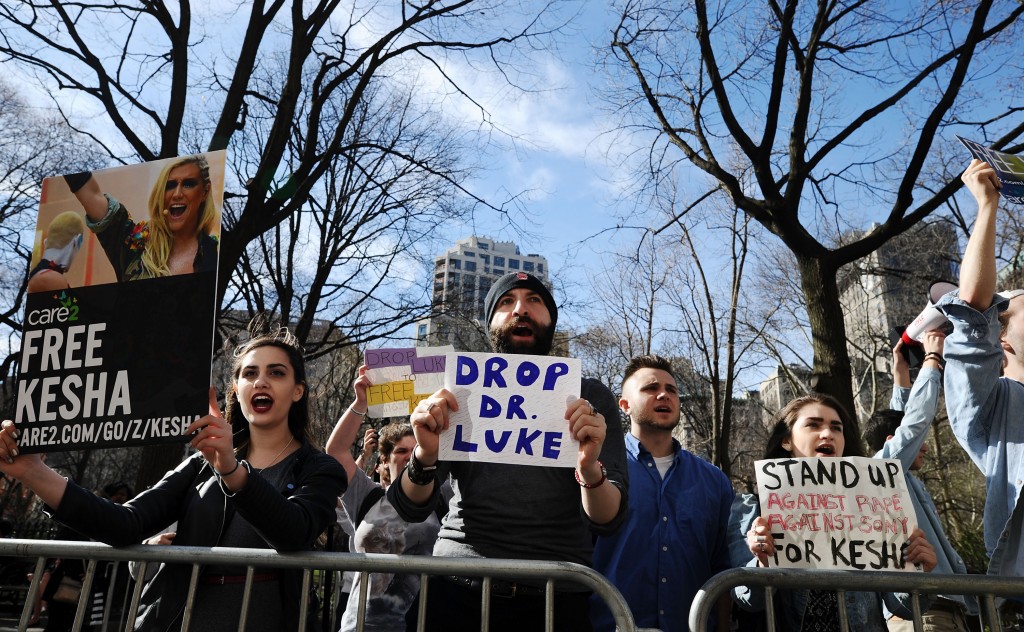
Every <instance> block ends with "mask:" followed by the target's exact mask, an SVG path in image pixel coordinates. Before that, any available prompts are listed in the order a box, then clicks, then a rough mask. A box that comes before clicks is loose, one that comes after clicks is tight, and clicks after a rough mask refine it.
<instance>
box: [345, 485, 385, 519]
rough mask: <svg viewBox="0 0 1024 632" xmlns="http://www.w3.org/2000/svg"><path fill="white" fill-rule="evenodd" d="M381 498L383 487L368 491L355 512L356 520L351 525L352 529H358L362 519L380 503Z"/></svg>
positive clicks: (382, 496)
mask: <svg viewBox="0 0 1024 632" xmlns="http://www.w3.org/2000/svg"><path fill="white" fill-rule="evenodd" d="M381 498H384V488H383V487H374V488H373V489H371V490H370V493H369V494H367V495H366V498H364V499H363V503H362V504H361V505H359V511H357V512H356V520H355V522H353V523H352V528H353V529H357V528H359V524H360V523H361V522H362V521H363V518H365V517H366V514H367V513H368V512H369V511H370V509H371V508H372V507H373V506H374V505H376V504H377V503H378V502H379V501H380V499H381Z"/></svg>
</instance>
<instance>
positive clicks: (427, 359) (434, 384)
mask: <svg viewBox="0 0 1024 632" xmlns="http://www.w3.org/2000/svg"><path fill="white" fill-rule="evenodd" d="M452 351H455V348H454V347H452V346H451V345H447V346H443V347H403V348H392V349H367V350H366V352H365V353H364V354H363V361H364V363H365V364H366V366H367V368H368V369H369V370H368V371H367V372H366V377H368V378H369V379H370V382H371V383H373V386H371V387H370V388H369V389H367V392H366V397H367V403H368V404H369V414H370V415H371V416H373V417H404V416H406V415H409V414H411V413H412V409H413V408H415V407H416V404H418V403H420V401H421V400H424V399H426V398H427V397H429V396H430V395H431V394H432V393H434V392H435V391H437V390H438V389H440V388H441V387H442V386H444V366H445V356H446V354H448V353H450V352H452Z"/></svg>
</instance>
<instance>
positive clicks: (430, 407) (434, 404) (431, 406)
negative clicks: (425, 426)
mask: <svg viewBox="0 0 1024 632" xmlns="http://www.w3.org/2000/svg"><path fill="white" fill-rule="evenodd" d="M434 406H437V402H430V406H427V412H428V413H429V412H430V411H431V410H433V409H434Z"/></svg>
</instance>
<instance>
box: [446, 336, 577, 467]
mask: <svg viewBox="0 0 1024 632" xmlns="http://www.w3.org/2000/svg"><path fill="white" fill-rule="evenodd" d="M445 366H446V368H445V375H444V385H445V388H447V389H448V390H450V391H451V392H452V393H454V394H455V398H456V400H457V401H458V402H459V410H458V411H454V412H452V413H451V415H450V417H449V425H448V430H446V431H445V432H443V433H442V434H441V446H440V454H439V458H440V459H441V460H442V461H487V462H491V463H514V464H519V465H543V466H548V467H552V466H554V467H576V459H577V453H578V451H579V442H577V441H576V440H575V439H574V438H573V437H572V435H571V434H570V433H569V422H568V421H567V420H566V419H565V408H566V406H567V405H568V403H569V402H572V401H574V400H576V399H578V398H579V396H580V376H581V370H580V361H579V360H578V359H575V358H556V357H549V356H529V355H502V354H497V353H450V354H448V357H447V360H446V362H445Z"/></svg>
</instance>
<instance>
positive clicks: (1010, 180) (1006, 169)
mask: <svg viewBox="0 0 1024 632" xmlns="http://www.w3.org/2000/svg"><path fill="white" fill-rule="evenodd" d="M957 139H959V141H960V142H961V143H963V144H964V147H967V149H968V150H970V152H971V155H972V156H974V157H975V158H977V159H978V160H983V161H985V162H987V163H988V164H990V165H992V168H993V169H995V170H996V177H998V178H999V182H1000V183H1001V184H1002V185H1003V187H1002V188H1001V189H999V195H1000V196H1001V197H1003V198H1004V199H1006V200H1008V201H1010V202H1013V203H1014V204H1024V158H1021V157H1020V156H1014V155H1013V154H1006V153H1003V152H1001V151H996V150H995V149H990V148H988V147H985V146H984V145H982V144H980V143H976V142H974V141H973V140H967V139H966V138H962V137H960V136H957Z"/></svg>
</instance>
